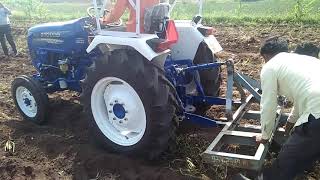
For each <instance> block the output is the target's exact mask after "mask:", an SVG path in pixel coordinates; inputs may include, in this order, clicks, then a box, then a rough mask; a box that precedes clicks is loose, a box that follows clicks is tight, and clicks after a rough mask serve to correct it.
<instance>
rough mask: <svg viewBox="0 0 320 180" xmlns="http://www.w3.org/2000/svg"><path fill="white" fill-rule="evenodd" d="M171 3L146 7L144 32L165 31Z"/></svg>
mask: <svg viewBox="0 0 320 180" xmlns="http://www.w3.org/2000/svg"><path fill="white" fill-rule="evenodd" d="M169 11H170V4H168V3H160V4H157V5H155V6H153V7H151V8H146V9H145V14H144V32H145V33H147V34H155V33H159V32H163V31H164V27H165V22H166V20H168V19H169Z"/></svg>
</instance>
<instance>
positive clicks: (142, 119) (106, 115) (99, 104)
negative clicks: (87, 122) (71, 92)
mask: <svg viewBox="0 0 320 180" xmlns="http://www.w3.org/2000/svg"><path fill="white" fill-rule="evenodd" d="M91 109H92V114H93V117H94V120H95V122H96V124H97V125H98V127H99V129H100V131H101V132H102V133H103V134H104V135H105V136H106V137H107V138H108V139H109V140H111V141H112V142H114V143H116V144H118V145H121V146H132V145H134V144H136V143H138V142H139V141H140V140H141V138H142V137H143V135H144V133H145V130H146V125H147V121H146V113H145V109H144V106H143V103H142V101H141V99H140V97H139V95H138V94H137V92H136V91H135V90H134V89H133V88H132V87H131V86H130V85H129V84H128V83H127V82H125V81H124V80H122V79H119V78H116V77H106V78H103V79H101V80H99V81H98V82H97V84H96V85H95V86H94V88H93V90H92V94H91Z"/></svg>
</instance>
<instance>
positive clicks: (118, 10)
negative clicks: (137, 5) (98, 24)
mask: <svg viewBox="0 0 320 180" xmlns="http://www.w3.org/2000/svg"><path fill="white" fill-rule="evenodd" d="M127 7H128V0H118V1H117V2H116V4H115V5H114V7H113V9H112V10H111V12H110V13H109V14H107V16H105V17H103V24H108V23H113V22H115V21H117V20H119V19H120V18H121V16H122V15H123V14H124V12H125V11H126V9H127Z"/></svg>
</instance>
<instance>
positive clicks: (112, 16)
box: [102, 0, 160, 33]
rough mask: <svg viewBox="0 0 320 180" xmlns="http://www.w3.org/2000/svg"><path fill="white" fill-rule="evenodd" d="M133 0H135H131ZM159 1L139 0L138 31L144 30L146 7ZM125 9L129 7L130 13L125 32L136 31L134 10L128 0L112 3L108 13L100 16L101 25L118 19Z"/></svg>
mask: <svg viewBox="0 0 320 180" xmlns="http://www.w3.org/2000/svg"><path fill="white" fill-rule="evenodd" d="M133 2H135V0H133ZM159 3H160V0H140V9H141V10H140V11H141V12H140V32H141V33H143V32H144V13H145V9H146V8H150V7H152V6H154V5H157V4H159ZM126 9H129V11H130V15H129V20H128V22H127V23H126V25H127V28H126V29H127V32H136V11H135V9H134V8H133V7H132V6H131V4H130V2H129V0H118V1H117V2H116V4H115V5H114V7H113V9H112V10H111V11H110V13H108V14H106V16H104V17H103V18H102V25H108V24H110V23H114V22H116V21H118V20H119V19H120V18H121V16H122V15H123V14H124V12H125V11H126Z"/></svg>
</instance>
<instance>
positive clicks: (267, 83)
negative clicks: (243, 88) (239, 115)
mask: <svg viewBox="0 0 320 180" xmlns="http://www.w3.org/2000/svg"><path fill="white" fill-rule="evenodd" d="M261 88H262V97H261V102H260V107H261V130H262V139H263V140H268V139H270V137H271V135H272V131H273V129H274V127H275V119H276V111H277V106H278V104H277V95H278V82H277V78H276V72H274V70H273V69H271V68H269V67H266V68H265V69H262V72H261Z"/></svg>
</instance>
